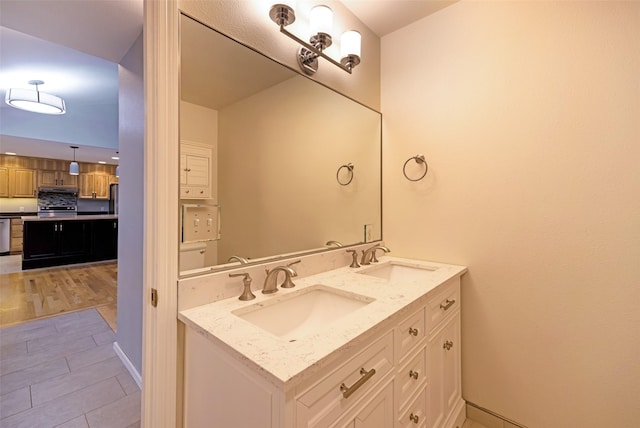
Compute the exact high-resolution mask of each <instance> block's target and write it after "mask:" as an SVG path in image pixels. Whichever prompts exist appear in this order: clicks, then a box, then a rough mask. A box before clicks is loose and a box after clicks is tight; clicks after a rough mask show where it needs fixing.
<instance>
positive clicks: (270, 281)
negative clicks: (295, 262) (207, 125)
mask: <svg viewBox="0 0 640 428" xmlns="http://www.w3.org/2000/svg"><path fill="white" fill-rule="evenodd" d="M264 270H265V272H266V273H267V276H266V278H265V279H264V286H263V287H262V293H263V294H271V293H275V292H276V291H278V284H277V281H278V273H280V271H282V272H284V275H285V278H284V282H283V284H284V283H285V282H287V280H289V281H291V278H292V277H296V276H298V274H297V273H296V271H295V270H293V269H292V268H290V267H289V266H276V267H274V268H273V269H271V270H269V269H267V268H265V269H264Z"/></svg>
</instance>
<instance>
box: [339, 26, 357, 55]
mask: <svg viewBox="0 0 640 428" xmlns="http://www.w3.org/2000/svg"><path fill="white" fill-rule="evenodd" d="M361 39H362V36H360V33H358V32H357V31H353V30H352V31H347V32H345V33H343V34H342V37H341V38H340V58H346V57H348V56H350V55H354V56H357V57H358V58H360V42H361Z"/></svg>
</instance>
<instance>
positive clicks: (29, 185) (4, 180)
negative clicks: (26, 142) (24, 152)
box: [0, 155, 37, 198]
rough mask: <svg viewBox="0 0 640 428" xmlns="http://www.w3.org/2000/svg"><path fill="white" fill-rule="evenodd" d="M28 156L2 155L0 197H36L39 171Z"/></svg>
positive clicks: (0, 162) (0, 163)
mask: <svg viewBox="0 0 640 428" xmlns="http://www.w3.org/2000/svg"><path fill="white" fill-rule="evenodd" d="M32 163H33V162H31V161H30V160H29V159H28V158H19V157H17V156H5V155H3V156H2V157H0V197H3V198H35V197H36V176H37V173H36V172H37V171H36V169H35V167H32Z"/></svg>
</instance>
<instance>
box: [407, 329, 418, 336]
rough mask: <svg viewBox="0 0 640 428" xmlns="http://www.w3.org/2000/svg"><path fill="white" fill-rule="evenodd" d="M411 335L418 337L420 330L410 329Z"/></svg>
mask: <svg viewBox="0 0 640 428" xmlns="http://www.w3.org/2000/svg"><path fill="white" fill-rule="evenodd" d="M409 334H410V335H411V336H417V335H418V329H417V328H413V327H409Z"/></svg>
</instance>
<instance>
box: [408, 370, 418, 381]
mask: <svg viewBox="0 0 640 428" xmlns="http://www.w3.org/2000/svg"><path fill="white" fill-rule="evenodd" d="M418 376H420V375H419V374H418V372H414V371H413V370H409V377H410V378H413V379H414V380H418Z"/></svg>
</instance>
